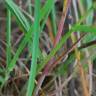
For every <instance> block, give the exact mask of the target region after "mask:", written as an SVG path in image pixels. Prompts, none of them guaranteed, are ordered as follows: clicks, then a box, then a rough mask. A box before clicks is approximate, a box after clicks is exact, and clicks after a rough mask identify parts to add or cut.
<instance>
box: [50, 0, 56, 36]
mask: <svg viewBox="0 0 96 96" xmlns="http://www.w3.org/2000/svg"><path fill="white" fill-rule="evenodd" d="M54 2H55V0H54ZM51 22H52V28H53V34H54V37H55V36H56V33H57V24H56V12H55V3H54V5H53V8H52V12H51Z"/></svg>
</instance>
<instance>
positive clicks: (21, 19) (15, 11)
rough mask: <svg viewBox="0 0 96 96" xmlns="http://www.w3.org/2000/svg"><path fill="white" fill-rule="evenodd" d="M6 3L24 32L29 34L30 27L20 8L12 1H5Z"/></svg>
mask: <svg viewBox="0 0 96 96" xmlns="http://www.w3.org/2000/svg"><path fill="white" fill-rule="evenodd" d="M5 3H6V5H7V7H8V9H9V10H10V12H11V13H12V14H14V16H15V17H16V19H17V22H18V24H19V25H20V27H21V29H22V30H23V31H24V32H28V30H29V28H30V25H29V22H28V21H27V19H26V18H25V16H24V15H23V13H22V12H21V10H20V8H19V7H18V6H17V5H16V4H15V3H14V2H13V1H12V0H5Z"/></svg>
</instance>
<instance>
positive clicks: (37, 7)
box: [26, 0, 40, 96]
mask: <svg viewBox="0 0 96 96" xmlns="http://www.w3.org/2000/svg"><path fill="white" fill-rule="evenodd" d="M39 17H40V0H35V21H34V33H33V34H34V37H33V48H32V49H31V50H32V61H31V69H30V75H29V81H28V88H27V95H26V96H32V92H33V89H34V84H35V77H36V69H37V56H38V47H39V35H40V32H39V31H40V30H39V28H40V24H39Z"/></svg>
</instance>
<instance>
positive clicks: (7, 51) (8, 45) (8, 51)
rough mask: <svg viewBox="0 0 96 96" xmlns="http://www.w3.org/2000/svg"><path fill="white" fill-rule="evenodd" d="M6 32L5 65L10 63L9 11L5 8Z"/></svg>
mask: <svg viewBox="0 0 96 96" xmlns="http://www.w3.org/2000/svg"><path fill="white" fill-rule="evenodd" d="M6 26H7V30H6V31H7V33H6V38H7V47H6V61H7V62H6V63H7V66H8V65H9V64H10V61H11V12H10V10H9V9H7V24H6Z"/></svg>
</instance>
